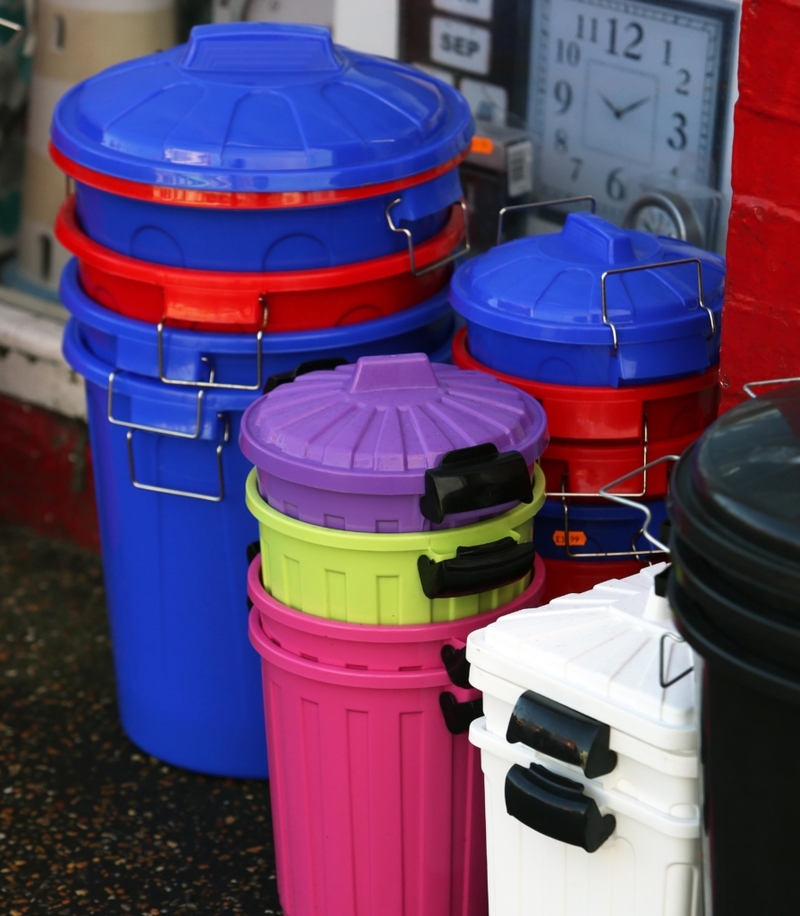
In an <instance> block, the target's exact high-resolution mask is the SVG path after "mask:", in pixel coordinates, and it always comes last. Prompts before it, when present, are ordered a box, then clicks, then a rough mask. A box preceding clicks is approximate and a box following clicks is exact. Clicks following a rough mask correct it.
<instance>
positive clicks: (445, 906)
mask: <svg viewBox="0 0 800 916" xmlns="http://www.w3.org/2000/svg"><path fill="white" fill-rule="evenodd" d="M259 567H260V558H256V560H254V562H253V564H252V565H251V567H250V572H249V577H248V592H249V595H250V598H251V600H252V601H253V603H254V607H253V609H252V611H251V613H250V640H251V642H252V643H253V645H254V647H255V648H256V649H257V651H258V652H259V654H260V655H261V658H262V673H263V682H264V710H265V715H266V723H267V731H268V735H269V737H268V744H267V746H268V752H269V763H270V795H271V798H272V817H273V834H274V838H275V857H276V863H277V878H278V891H279V894H280V900H281V906H282V907H283V911H284V912H285V913H287V914H291V916H341V914H345V913H369V914H373V913H374V914H380V916H406V914H411V913H413V914H415V916H486V914H487V911H488V900H487V889H486V836H485V815H484V797H483V778H482V774H481V768H480V755H479V752H478V751H477V750H476V748H474V747H472V746H471V745H470V743H469V741H468V737H467V730H466V727H465V728H464V729H463V731H459V733H458V734H455V733H452V732H451V731H450V730H449V729H448V727H447V726H446V725H445V721H444V716H443V714H442V709H441V706H440V704H441V700H440V697H441V696H442V695H443V694H445V693H447V694H450V695H451V697H452V698H454V699H455V701H456V702H459V703H468V702H471V701H473V700H475V699H477V698H478V697H479V696H480V694H479V693H478V691H476V690H474V689H473V688H466V689H464V688H461V687H457V686H455V685H454V684H453V683H452V681H451V680H450V677H449V675H448V674H447V671H446V670H445V667H444V664H443V662H442V649H443V648H444V647H445V646H450V647H452V648H453V649H455V650H456V651H458V650H459V649H462V650H463V647H464V645H465V643H466V638H467V636H468V635H469V633H470V632H471V631H473V630H476V629H479V628H480V627H482V626H486V625H488V624H490V623H492V622H493V621H494V620H496V619H497V618H498V617H499V616H501V615H502V614H506V613H510V612H512V611H514V610H519V609H521V608H526V607H537V606H538V605H539V604H540V603H541V598H542V593H543V590H544V578H545V571H544V567H543V565H542V562H541V560H540V559H539V558H537V559H536V563H535V566H534V572H535V575H534V580H533V582H532V583H531V585H530V586H529V587H528V589H527V590H526V591H525V592H524V593H523V594H522V595H520V596H519V598H517V599H515V600H514V601H512V602H509V603H508V604H507V605H504V606H503V607H501V608H497V609H496V610H494V611H488V612H486V613H484V614H479V615H477V616H475V617H469V618H464V619H462V620H457V621H447V622H445V623H436V624H423V625H420V626H402V627H385V626H384V627H381V626H362V625H358V624H347V623H342V622H340V621H333V620H325V619H322V618H317V617H314V616H312V615H309V614H303V613H301V612H299V611H294V610H291V609H290V608H287V607H285V606H283V605H281V604H279V603H278V602H277V601H275V599H273V598H272V597H271V596H269V595H268V594H267V593H266V592H265V591H264V588H263V586H262V585H261V582H260V579H259ZM472 714H473V713H472V712H471V713H470V715H472ZM477 714H479V713H477ZM465 721H466V722H467V723H468V721H469V717H467V719H466V720H465Z"/></svg>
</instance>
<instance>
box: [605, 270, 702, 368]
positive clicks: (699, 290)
mask: <svg viewBox="0 0 800 916" xmlns="http://www.w3.org/2000/svg"><path fill="white" fill-rule="evenodd" d="M682 264H694V265H695V266H696V267H697V304H698V305H699V306H700V308H701V309H702V310H703V311H704V312H705V313H706V314H707V315H708V320H709V322H710V323H711V329H710V331H709V333H708V335H707V339H708V340H710V339H711V338H712V337H713V336H714V334H715V333H716V331H717V322H716V319H715V318H714V313H713V312H712V311H711V309H710V308H709V307H708V306H707V305H706V304H705V302H703V265H702V263H701V262H700V258H678V259H677V260H675V261H661V263H659V264H636V265H634V266H632V267H615V268H613V269H611V270H606V271H603V273H602V274H601V276H600V308H601V311H602V314H601V317H602V319H603V324H604V325H606V327H608V328H610V329H611V336H612V338H613V342H614V343H613V346H612V347H611V355H612V356H613V355H615V354H616V352H617V350H618V349H619V335H618V334H617V326H616V325H615V324H614V322H613V321H612V320H611V319H610V318H609V317H608V299H607V295H606V280H607V279H608V277H611V276H614V275H615V274H630V273H637V272H638V271H640V270H661V269H662V268H664V267H680V266H681V265H682Z"/></svg>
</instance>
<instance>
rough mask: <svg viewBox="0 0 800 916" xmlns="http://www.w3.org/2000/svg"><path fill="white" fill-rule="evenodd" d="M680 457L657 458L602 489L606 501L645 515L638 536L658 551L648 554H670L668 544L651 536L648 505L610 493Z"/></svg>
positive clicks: (651, 518) (651, 514) (650, 514)
mask: <svg viewBox="0 0 800 916" xmlns="http://www.w3.org/2000/svg"><path fill="white" fill-rule="evenodd" d="M680 457H681V456H680V455H662V456H661V457H660V458H656V459H655V460H654V461H650V462H648V463H647V464H646V465H645V466H644V467H643V468H636V470H635V471H630V473H628V474H624V475H623V476H622V477H618V478H617V479H616V480H612V481H611V483H607V484H606V485H605V486H603V487H600V495H601V496H602V497H604V498H605V499H610V500H611V502H613V503H619V505H620V506H628V507H629V508H631V509H636V510H637V511H639V512H641V513H643V515H644V524H643V525H642V529H641V531H639V533H638V534H637V535H636V537H639V536H640V535H641V536H642V537H644V539H645V540H646V541H648V542H649V543H650V544H652V545H653V547H655V548H656V550H652V551H648V553H669V547H667V545H666V544H662V543H661V541H659V540H658V538H655V537H653V535H652V534H650V530H649V529H650V523H651V522H652V521H653V513H652V512H651V511H650V508H649V506H648V505H647V503H635V502H634V501H633V500H632V499H627V498H626V497H625V496H619V495H617V494H616V493H609V492H608V491H609V490H611V489H612V488H613V487H616V486H619V484H621V483H625V481H626V480H630V478H631V477H634V476H636V474H641V473H642V471H647V470H649V469H650V468H654V467H657V466H658V465H660V464H665V463H666V462H667V461H678V460H679V459H680Z"/></svg>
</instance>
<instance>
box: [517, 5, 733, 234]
mask: <svg viewBox="0 0 800 916" xmlns="http://www.w3.org/2000/svg"><path fill="white" fill-rule="evenodd" d="M534 11H535V12H534V16H535V18H534V29H533V37H532V44H533V47H532V62H533V66H532V69H531V92H530V94H529V99H530V111H529V123H530V126H531V129H532V130H533V132H534V135H535V137H536V139H537V144H538V149H539V155H538V157H537V169H536V185H537V190H538V194H539V197H540V199H546V198H549V197H552V198H557V197H573V196H576V195H581V194H592V195H594V196H595V197H596V198H597V204H598V211H599V212H601V213H603V214H604V215H605V216H608V217H609V218H611V219H616V220H619V219H621V218H622V215H623V214H624V212H625V208H626V206H627V204H628V197H629V195H630V194H631V193H632V191H631V189H633V188H635V187H636V185H637V184H638V182H639V181H640V180H641V179H642V178H643V177H644V176H645V175H646V176H653V175H666V176H669V175H672V176H677V177H679V178H681V179H686V180H688V181H691V182H694V183H697V184H700V185H703V186H706V187H711V188H716V189H722V190H724V188H723V184H724V181H725V176H724V174H723V165H724V161H725V154H726V144H727V143H729V141H730V137H729V136H728V128H729V116H730V111H729V106H730V103H731V81H732V75H733V61H732V59H731V57H732V47H733V43H734V27H735V25H736V21H737V16H738V4H737V3H735V2H728V0H708V2H705V3H702V2H688V0H686V2H684V0H661V2H658V3H655V2H652V3H651V2H647V0H535V3H534Z"/></svg>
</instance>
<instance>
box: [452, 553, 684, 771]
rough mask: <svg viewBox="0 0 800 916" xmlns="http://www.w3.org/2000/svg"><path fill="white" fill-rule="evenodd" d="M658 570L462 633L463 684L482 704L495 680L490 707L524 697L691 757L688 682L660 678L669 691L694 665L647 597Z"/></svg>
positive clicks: (660, 607) (665, 610)
mask: <svg viewBox="0 0 800 916" xmlns="http://www.w3.org/2000/svg"><path fill="white" fill-rule="evenodd" d="M665 568H666V564H664V563H660V564H658V565H655V566H651V567H648V568H645V569H644V570H643V571H642V572H641V573H638V574H637V575H635V576H630V577H629V578H627V579H613V580H611V581H609V582H604V583H602V584H601V585H597V586H595V587H594V588H593V589H592V590H591V591H588V592H585V593H583V594H580V595H565V596H564V597H562V598H557V599H555V600H554V601H551V602H550V604H548V605H546V606H544V607H541V608H532V609H530V610H523V611H517V612H515V613H513V614H508V615H507V616H505V617H501V618H500V619H499V620H498V621H496V622H495V623H492V624H490V625H489V626H488V627H486V628H484V629H482V630H478V631H476V632H474V633H472V634H471V635H470V637H469V640H468V643H467V658H468V659H469V661H470V662H471V664H472V666H473V672H472V675H471V679H472V681H473V683H474V684H475V685H476V686H479V687H480V688H481V689H482V690H484V692H485V693H489V694H490V693H492V692H493V689H494V688H493V687H492V686H491V685H492V684H494V683H495V679H496V678H499V679H502V680H503V681H505V682H507V683H506V685H505V687H504V688H503V689H502V693H503V694H504V696H503V697H500V699H506V700H507V699H509V698H510V697H511V696H512V695H514V693H515V691H516V692H517V693H518V694H519V695H520V696H521V695H522V694H523V693H524V692H525V691H528V690H530V691H533V692H534V693H537V694H540V695H541V696H544V697H547V698H548V699H550V700H554V701H555V702H557V703H560V704H562V705H564V706H567V707H569V708H571V709H573V710H575V711H576V712H579V713H582V714H583V715H585V716H590V717H592V718H594V719H597V720H599V721H600V722H602V723H604V724H606V725H609V726H610V727H611V729H612V730H613V729H617V730H619V731H621V732H624V733H625V734H627V735H628V736H630V737H631V738H633V739H634V740H636V741H641V742H645V743H647V744H649V745H651V746H653V747H655V748H658V749H660V750H662V751H666V752H667V753H672V754H674V753H678V754H686V753H687V752H692V751H694V750H695V749H696V747H697V732H696V728H697V726H696V722H695V682H694V675H693V673H690V674H688V675H686V676H684V677H682V678H680V680H677V681H676V682H675V683H673V684H671V686H668V687H662V686H661V680H662V677H661V676H662V675H663V681H664V683H669V682H670V681H671V680H673V679H674V678H677V677H678V676H679V675H680V674H682V673H683V672H685V671H686V670H687V669H689V668H691V667H692V665H693V664H694V659H693V656H692V652H691V649H690V648H689V646H688V644H687V643H684V642H683V641H682V640H681V638H680V636H679V635H678V632H677V630H676V628H675V624H674V622H673V619H672V614H671V612H670V610H669V606H668V604H667V602H666V599H664V598H659V597H657V596H656V594H655V591H654V589H653V579H654V578H655V576H656V575H657V574H658V573H659V572H661V571H662V570H664V569H665ZM662 657H663V664H662V661H661V659H662ZM481 672H487V673H488V674H489V675H493V677H489V678H484V679H482V678H481ZM498 686H499V684H498ZM511 702H514V701H513V700H512V701H511Z"/></svg>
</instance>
